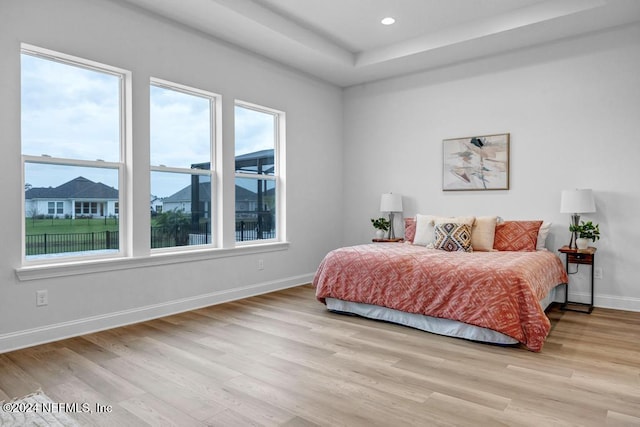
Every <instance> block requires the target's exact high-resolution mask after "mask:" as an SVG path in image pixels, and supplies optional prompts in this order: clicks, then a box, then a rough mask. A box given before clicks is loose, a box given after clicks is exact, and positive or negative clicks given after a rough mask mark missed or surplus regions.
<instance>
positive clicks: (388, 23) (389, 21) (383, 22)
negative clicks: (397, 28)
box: [380, 16, 396, 25]
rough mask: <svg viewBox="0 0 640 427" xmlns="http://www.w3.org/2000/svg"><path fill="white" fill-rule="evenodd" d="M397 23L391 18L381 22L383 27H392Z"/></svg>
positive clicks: (388, 17)
mask: <svg viewBox="0 0 640 427" xmlns="http://www.w3.org/2000/svg"><path fill="white" fill-rule="evenodd" d="M395 22H396V20H395V19H393V18H392V17H390V16H387V17H386V18H383V19H382V21H380V23H381V24H382V25H392V24H393V23H395Z"/></svg>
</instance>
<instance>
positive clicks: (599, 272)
mask: <svg viewBox="0 0 640 427" xmlns="http://www.w3.org/2000/svg"><path fill="white" fill-rule="evenodd" d="M593 277H594V278H595V279H602V267H596V269H595V270H593Z"/></svg>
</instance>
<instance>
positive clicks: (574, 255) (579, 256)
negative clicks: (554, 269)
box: [558, 246, 597, 314]
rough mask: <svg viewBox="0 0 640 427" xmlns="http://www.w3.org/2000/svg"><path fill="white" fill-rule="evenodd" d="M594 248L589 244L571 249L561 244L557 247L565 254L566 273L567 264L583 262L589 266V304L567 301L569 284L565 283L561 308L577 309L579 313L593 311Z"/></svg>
mask: <svg viewBox="0 0 640 427" xmlns="http://www.w3.org/2000/svg"><path fill="white" fill-rule="evenodd" d="M596 250H597V249H596V248H594V247H592V246H589V247H588V248H587V249H571V248H569V247H568V246H563V247H561V248H560V249H558V252H561V253H563V254H565V257H566V259H565V268H566V269H567V273H569V264H576V265H578V266H579V265H580V264H584V265H590V266H591V304H589V303H583V302H575V301H569V284H568V283H567V284H566V292H565V296H564V304H562V310H569V311H577V312H579V313H589V314H591V312H592V311H593V271H594V264H595V259H596ZM571 274H575V273H571ZM571 306H573V307H571ZM575 307H584V309H582V310H581V309H578V308H575Z"/></svg>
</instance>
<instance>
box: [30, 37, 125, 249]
mask: <svg viewBox="0 0 640 427" xmlns="http://www.w3.org/2000/svg"><path fill="white" fill-rule="evenodd" d="M21 72H22V73H21V92H22V93H21V96H22V104H21V114H22V117H21V125H22V162H23V173H24V175H23V179H24V190H25V191H24V217H25V222H24V244H23V250H24V255H25V259H26V260H29V261H37V260H42V259H45V260H51V259H52V257H55V258H56V259H57V258H60V257H61V256H63V257H65V258H66V257H71V256H86V255H99V256H104V255H107V256H112V255H113V254H117V253H119V252H120V249H121V243H122V242H121V240H122V239H121V236H122V235H123V233H122V230H121V224H120V221H119V217H118V211H117V210H116V206H118V204H119V202H120V201H121V200H122V195H121V194H120V191H119V188H120V187H121V182H122V179H123V171H124V161H123V158H124V155H123V146H124V141H123V136H122V135H123V134H124V132H123V128H124V123H123V122H124V119H123V117H124V108H123V105H124V102H123V99H124V87H125V84H124V82H125V79H126V77H127V72H126V71H124V70H118V69H116V68H113V67H109V66H106V65H102V64H97V63H95V62H91V61H87V60H83V59H79V58H75V57H71V56H68V55H64V54H60V53H56V52H52V51H48V50H45V49H40V48H35V47H32V46H27V45H23V49H22V52H21Z"/></svg>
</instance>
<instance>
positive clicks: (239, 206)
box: [162, 182, 273, 218]
mask: <svg viewBox="0 0 640 427" xmlns="http://www.w3.org/2000/svg"><path fill="white" fill-rule="evenodd" d="M198 188H199V190H200V191H199V193H198V195H197V197H198V199H199V205H200V208H199V209H198V210H199V211H200V212H201V213H202V217H203V218H209V215H210V212H211V183H210V182H202V183H200V184H199V185H198ZM192 196H193V195H192V193H191V185H188V186H186V187H184V188H183V189H182V190H180V191H178V192H176V193H174V194H172V195H171V196H169V197H165V198H164V199H163V200H162V210H163V212H169V211H173V210H179V211H182V212H184V213H191V212H192V211H193V210H194V209H192V204H191V200H192ZM269 196H270V199H269V203H271V201H272V200H273V190H270V191H268V192H267V193H266V195H265V197H269ZM257 200H258V198H257V195H256V193H255V192H253V191H251V190H248V189H246V188H244V187H241V186H239V185H236V218H249V217H253V218H255V216H256V211H257V210H258V209H257Z"/></svg>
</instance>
